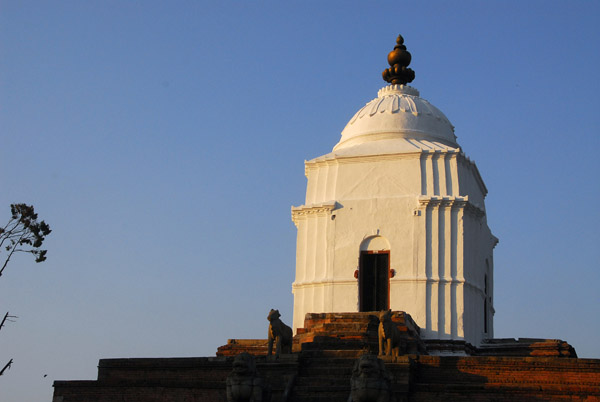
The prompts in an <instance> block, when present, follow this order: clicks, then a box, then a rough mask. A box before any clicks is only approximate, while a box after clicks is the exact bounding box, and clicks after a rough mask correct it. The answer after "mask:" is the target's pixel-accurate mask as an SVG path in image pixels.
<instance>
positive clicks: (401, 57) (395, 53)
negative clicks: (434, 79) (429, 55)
mask: <svg viewBox="0 0 600 402" xmlns="http://www.w3.org/2000/svg"><path fill="white" fill-rule="evenodd" d="M387 59H388V63H389V64H390V66H391V67H390V68H386V69H385V70H383V73H382V75H383V79H384V81H387V82H389V83H390V84H402V85H406V84H407V83H409V82H412V80H414V79H415V72H414V71H413V70H412V69H411V68H408V65H409V64H410V61H411V59H412V56H411V55H410V52H408V51H407V50H406V46H404V38H403V37H402V35H398V39H396V46H394V50H392V51H391V52H390V53H389V54H388V58H387Z"/></svg>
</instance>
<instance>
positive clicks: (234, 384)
mask: <svg viewBox="0 0 600 402" xmlns="http://www.w3.org/2000/svg"><path fill="white" fill-rule="evenodd" d="M225 384H226V386H227V402H269V401H270V400H271V398H270V393H269V390H268V388H267V387H266V386H265V384H264V383H263V380H262V378H260V377H259V376H258V372H257V371H256V363H255V361H254V356H252V355H251V354H249V353H246V352H244V353H240V354H239V355H237V356H236V357H235V358H234V359H233V370H232V371H231V373H230V374H229V376H227V380H226V382H225Z"/></svg>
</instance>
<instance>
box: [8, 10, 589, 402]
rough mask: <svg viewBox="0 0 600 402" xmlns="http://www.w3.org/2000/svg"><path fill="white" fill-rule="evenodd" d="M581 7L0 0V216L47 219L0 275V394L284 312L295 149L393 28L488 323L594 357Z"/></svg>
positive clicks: (326, 146)
mask: <svg viewBox="0 0 600 402" xmlns="http://www.w3.org/2000/svg"><path fill="white" fill-rule="evenodd" d="M599 19H600V3H599V2H597V1H534V0H529V1H437V2H436V1H423V2H404V1H402V2H400V1H393V2H392V1H373V2H367V1H326V2H320V1H319V2H317V1H302V2H300V1H286V2H279V1H277V2H276V1H254V2H250V1H244V2H242V1H238V2H234V1H221V2H217V1H211V2H209V1H204V2H203V1H174V2H167V1H160V2H159V1H53V2H49V1H40V2H37V1H11V0H3V1H1V2H0V140H1V142H0V177H1V181H0V184H1V186H0V189H1V191H0V220H1V221H6V220H8V218H9V212H10V211H9V204H10V203H14V202H26V203H30V204H33V205H35V207H36V210H37V211H38V213H39V214H40V217H42V218H43V219H45V220H46V221H47V222H48V223H49V224H50V225H51V227H52V229H53V233H52V234H51V236H50V237H49V238H48V241H47V248H48V249H49V252H48V261H47V262H45V263H43V264H34V263H33V260H32V259H31V258H26V257H27V256H21V257H19V258H16V259H15V260H14V263H12V264H11V265H10V266H9V267H8V268H7V270H6V271H5V274H4V275H3V276H2V278H0V311H2V312H5V311H10V312H11V314H14V315H17V316H19V319H18V321H17V322H16V323H10V324H9V325H7V326H6V327H5V328H3V329H2V331H0V364H3V362H5V361H7V360H8V359H9V358H14V360H15V363H14V365H13V368H12V369H11V370H10V371H7V372H6V374H5V375H4V376H2V377H0V400H2V401H3V402H23V401H48V402H49V401H50V400H51V399H52V397H51V396H52V388H51V385H52V381H53V380H58V379H62V380H64V379H95V377H96V366H97V363H98V359H100V358H110V357H154V356H159V357H161V356H162V357H169V356H210V355H214V353H215V351H216V348H217V347H218V346H219V345H222V344H225V343H226V341H227V339H228V338H235V337H237V338H265V337H266V329H267V320H266V316H267V313H268V311H269V309H271V308H278V309H279V310H280V311H281V313H282V319H283V320H284V322H287V323H288V324H291V321H292V294H291V283H292V281H293V278H294V269H295V266H294V265H295V238H296V229H295V227H294V225H293V223H292V222H291V218H290V207H291V206H292V205H301V204H303V202H304V192H305V185H306V179H305V177H304V166H303V162H304V160H306V159H312V158H314V157H317V156H319V155H323V154H325V153H328V152H329V151H330V150H331V148H332V147H333V146H334V145H335V144H336V143H337V141H338V140H339V135H340V132H341V131H342V129H343V128H344V126H345V124H346V123H347V122H348V120H349V119H350V117H352V116H353V114H354V113H355V112H356V111H357V110H358V109H359V108H360V107H362V106H363V105H364V104H365V103H366V102H368V101H370V100H371V99H373V98H374V97H376V94H377V90H378V89H379V88H381V87H382V86H384V84H385V83H384V82H383V81H382V80H381V71H382V70H383V69H384V68H386V67H387V63H386V56H387V53H388V52H389V51H390V50H392V48H393V46H394V44H395V39H396V36H397V35H398V34H399V33H401V34H402V35H403V36H404V38H405V44H406V45H407V47H408V50H409V51H410V52H411V53H412V56H413V63H412V64H411V67H412V68H413V69H414V70H415V72H416V79H415V81H414V82H413V83H412V85H413V86H414V87H416V88H418V89H419V90H420V92H421V96H422V97H423V98H425V99H427V100H429V101H430V102H431V103H433V104H434V105H436V106H437V107H438V108H439V109H441V110H442V111H443V112H444V113H445V114H446V116H448V118H449V119H450V121H451V122H452V123H453V124H454V126H455V127H456V134H457V136H458V141H459V143H460V144H461V146H462V148H463V150H464V151H465V153H466V154H467V155H468V156H470V157H471V158H472V159H473V160H475V161H476V163H477V166H478V167H479V170H480V172H481V174H482V176H483V179H484V181H485V183H486V185H487V187H488V190H489V195H488V197H487V199H486V206H487V210H488V223H489V226H490V228H491V229H492V232H493V233H494V234H495V235H496V236H497V237H498V238H499V239H500V243H499V244H498V246H497V247H496V250H495V309H496V314H495V329H496V332H495V336H496V337H543V338H560V339H564V340H567V341H568V342H570V343H571V344H572V345H573V346H574V347H575V348H576V350H577V352H578V354H579V356H580V357H593V358H600V342H598V333H600V318H599V317H600V314H599V306H600V291H599V290H598V284H599V282H600V264H599V261H600V252H599V250H600V247H599V243H600V230H599V229H598V228H599V226H600V213H599V208H598V206H597V205H596V204H597V203H598V200H599V199H600V183H599V179H598V172H599V171H600V162H599V161H600V158H598V155H597V152H598V149H600V141H599V135H600V113H599V109H600V108H599V106H600V102H599V100H598V99H599V98H598V93H599V92H600V85H599V84H600V79H599V74H598V71H599V70H600V68H599V64H600V56H599V54H600V52H599V49H600V24H598V20H599ZM1 255H3V254H0V256H1ZM396 269H397V268H396ZM46 374H47V377H44V375H46Z"/></svg>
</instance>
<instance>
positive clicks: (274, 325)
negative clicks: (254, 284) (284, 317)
mask: <svg viewBox="0 0 600 402" xmlns="http://www.w3.org/2000/svg"><path fill="white" fill-rule="evenodd" d="M279 317H281V314H279V310H273V309H271V311H270V312H269V315H268V316H267V320H269V349H268V352H267V356H271V354H272V353H273V342H275V344H276V350H275V356H276V357H279V354H280V353H283V354H286V353H287V354H289V353H292V329H291V328H290V327H288V326H287V325H285V324H284V323H283V321H281V320H280V319H279Z"/></svg>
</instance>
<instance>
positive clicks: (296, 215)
mask: <svg viewBox="0 0 600 402" xmlns="http://www.w3.org/2000/svg"><path fill="white" fill-rule="evenodd" d="M336 207H337V202H335V201H325V202H321V203H316V204H310V205H300V206H299V207H294V206H292V222H294V224H295V225H296V226H298V221H299V220H301V219H304V218H306V217H307V216H308V215H325V214H328V213H331V211H333V210H334V209H336Z"/></svg>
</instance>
